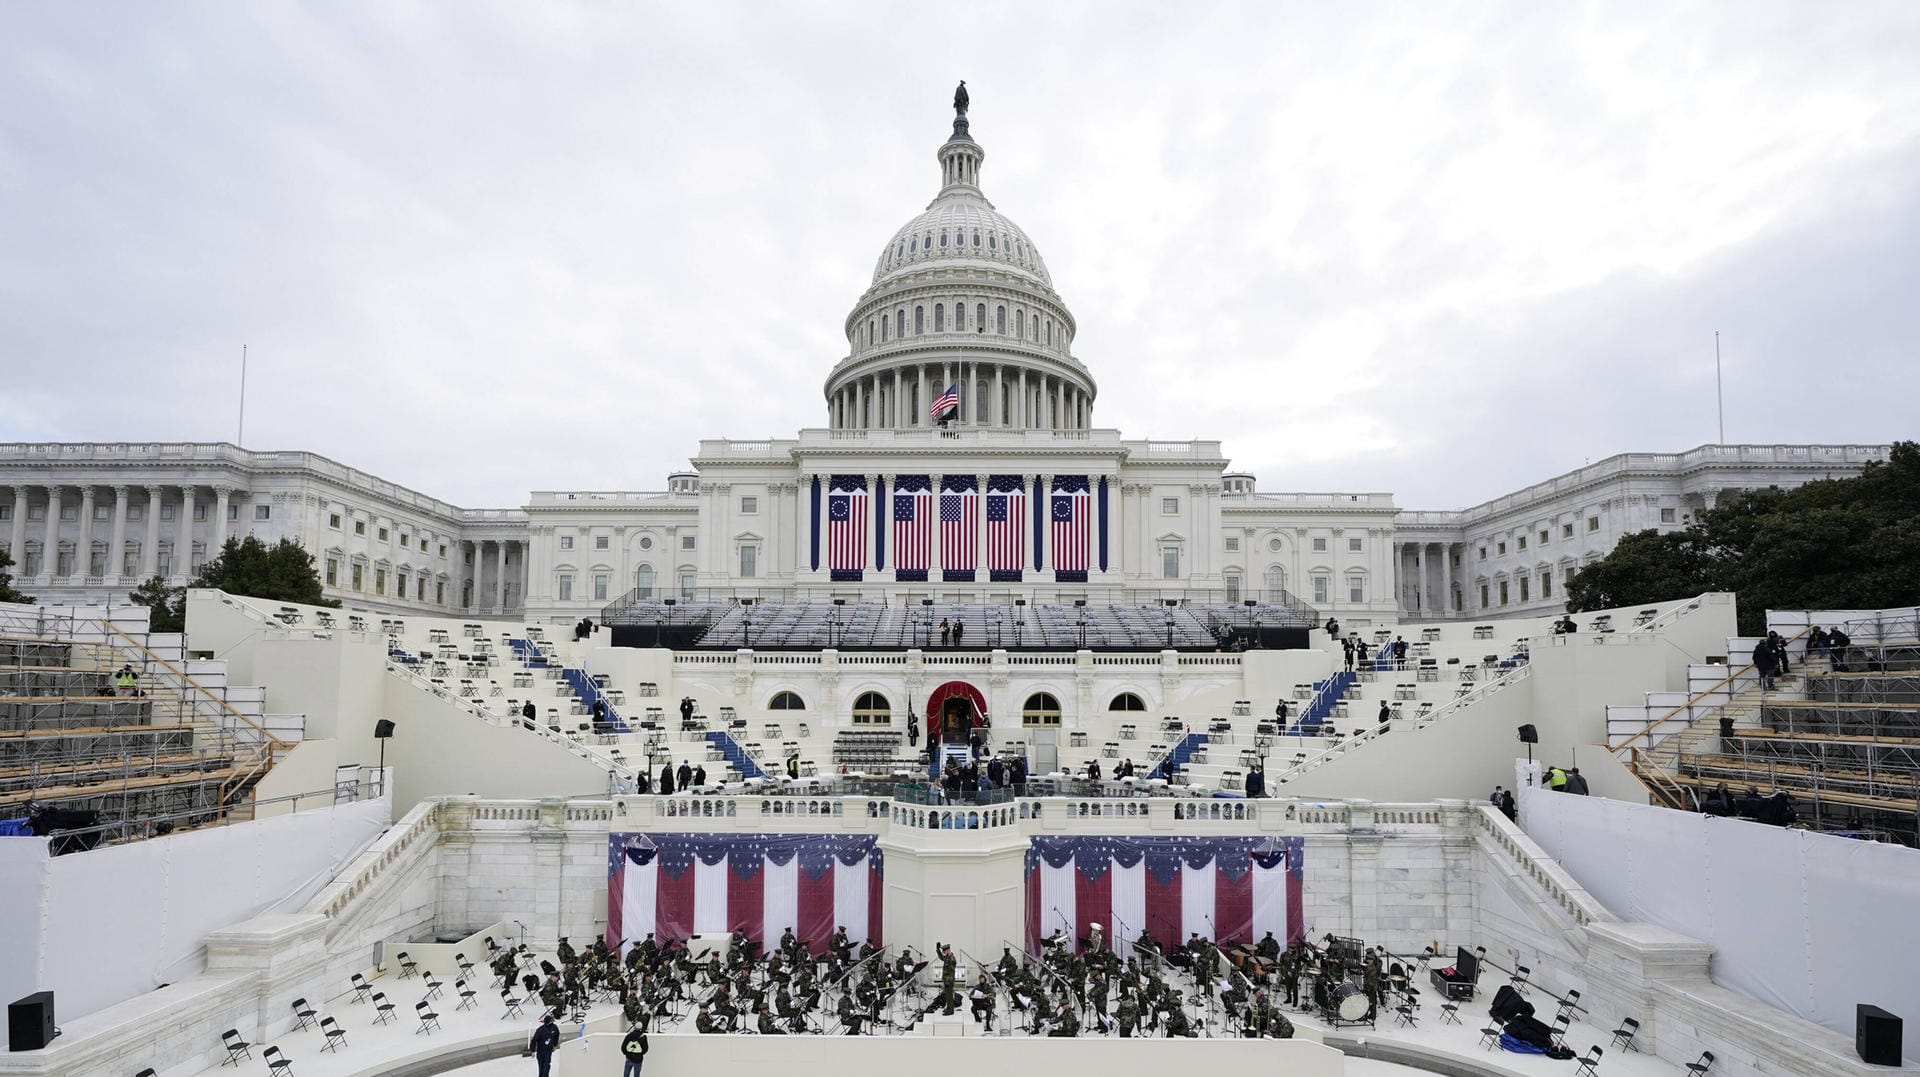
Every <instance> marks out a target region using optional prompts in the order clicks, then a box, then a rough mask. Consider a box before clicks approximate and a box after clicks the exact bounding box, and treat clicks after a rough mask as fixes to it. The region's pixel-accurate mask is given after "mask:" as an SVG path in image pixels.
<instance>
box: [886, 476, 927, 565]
mask: <svg viewBox="0 0 1920 1077" xmlns="http://www.w3.org/2000/svg"><path fill="white" fill-rule="evenodd" d="M932 564H933V484H932V482H931V481H929V480H928V478H927V476H925V475H899V476H896V477H895V478H894V480H893V578H894V579H895V580H898V581H900V582H902V583H925V582H926V581H927V569H929V568H931V567H932Z"/></svg>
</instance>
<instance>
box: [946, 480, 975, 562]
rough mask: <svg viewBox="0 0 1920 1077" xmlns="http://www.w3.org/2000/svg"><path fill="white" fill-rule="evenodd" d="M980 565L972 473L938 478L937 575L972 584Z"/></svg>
mask: <svg viewBox="0 0 1920 1077" xmlns="http://www.w3.org/2000/svg"><path fill="white" fill-rule="evenodd" d="M979 564H980V493H979V486H978V483H977V482H976V480H975V479H974V477H973V476H972V475H947V476H945V477H943V478H941V480H940V578H941V579H942V580H944V581H945V582H947V583H972V582H973V575H974V572H975V571H976V570H977V568H978V566H979Z"/></svg>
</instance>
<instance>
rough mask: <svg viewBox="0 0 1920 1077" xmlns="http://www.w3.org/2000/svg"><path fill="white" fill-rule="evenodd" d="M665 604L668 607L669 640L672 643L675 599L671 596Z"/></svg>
mask: <svg viewBox="0 0 1920 1077" xmlns="http://www.w3.org/2000/svg"><path fill="white" fill-rule="evenodd" d="M663 604H664V605H665V606H666V607H667V641H668V642H669V643H671V642H672V641H673V599H671V598H669V599H667V600H666V601H665V602H664V603H663Z"/></svg>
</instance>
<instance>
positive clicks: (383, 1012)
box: [373, 991, 394, 1025]
mask: <svg viewBox="0 0 1920 1077" xmlns="http://www.w3.org/2000/svg"><path fill="white" fill-rule="evenodd" d="M373 1008H374V1010H375V1012H376V1013H377V1014H378V1016H376V1017H375V1018H374V1019H373V1023H374V1024H376V1025H384V1024H386V1023H387V1022H388V1021H392V1020H394V1016H393V1003H392V1002H390V1001H388V999H387V994H386V992H384V991H375V992H374V993H373Z"/></svg>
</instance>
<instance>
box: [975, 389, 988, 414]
mask: <svg viewBox="0 0 1920 1077" xmlns="http://www.w3.org/2000/svg"><path fill="white" fill-rule="evenodd" d="M986 413H987V383H986V382H984V381H982V382H979V383H976V384H975V385H974V387H973V414H974V417H975V418H976V419H977V418H979V417H980V416H983V415H985V414H986Z"/></svg>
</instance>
